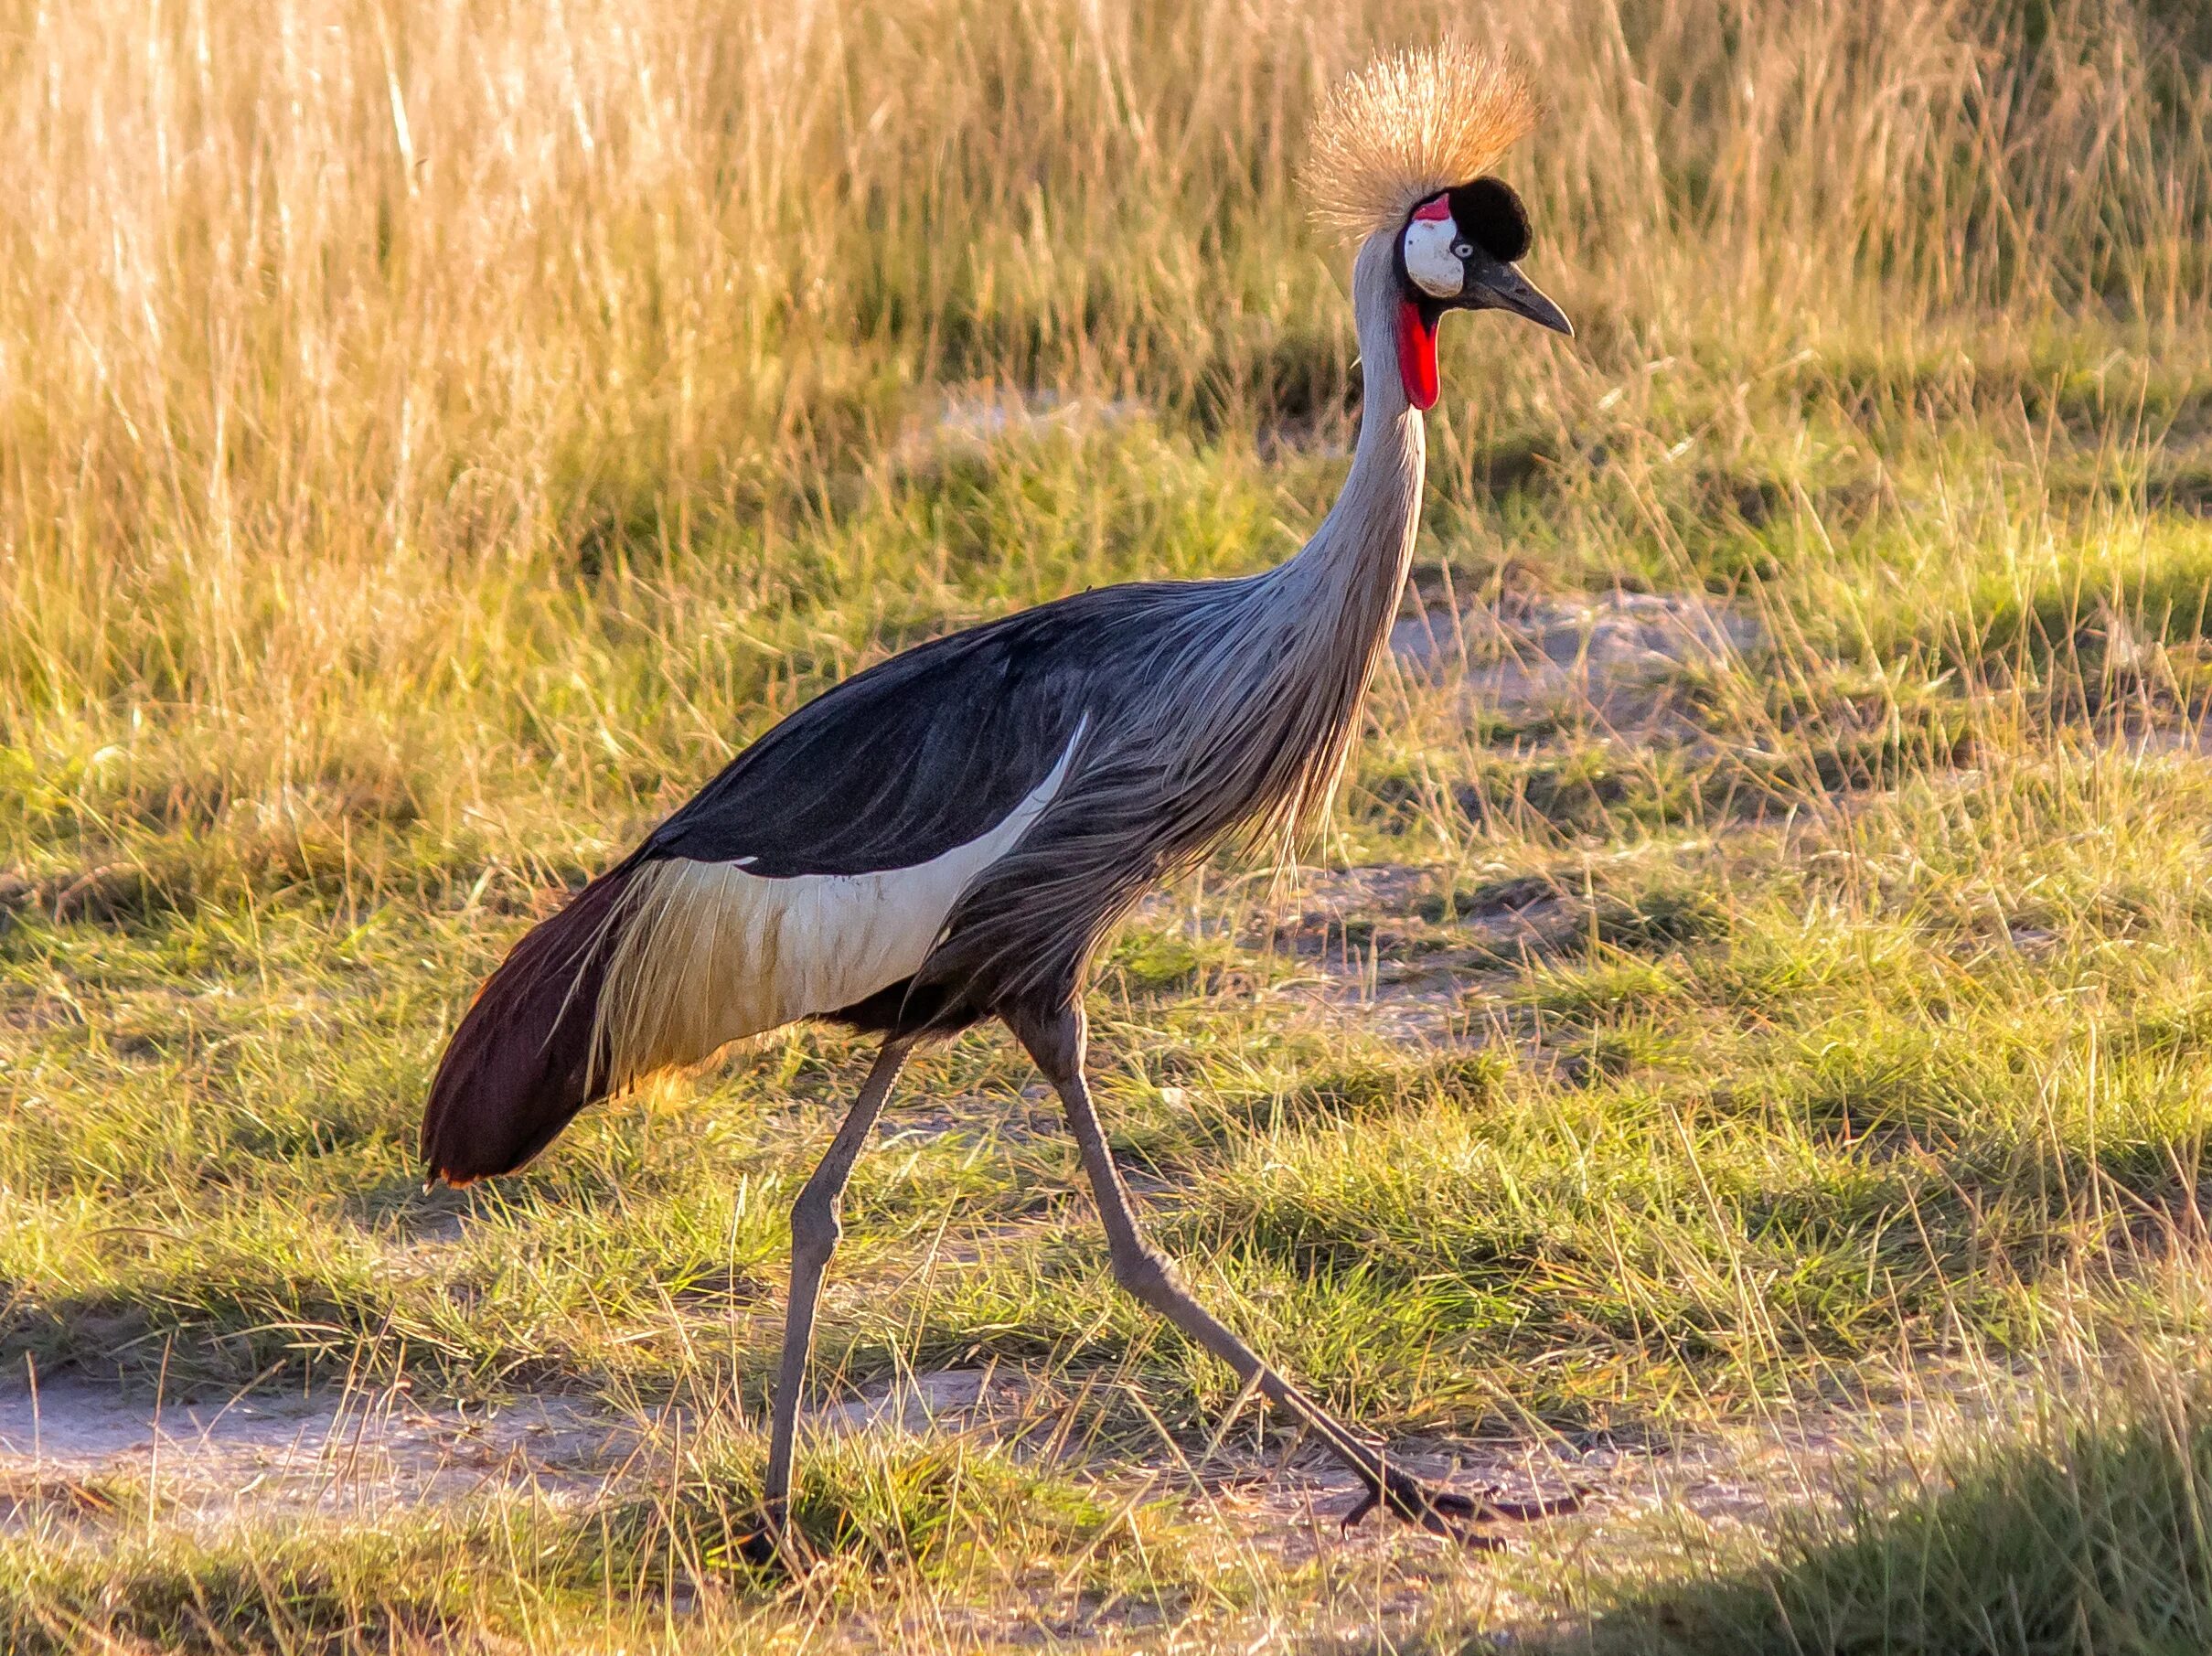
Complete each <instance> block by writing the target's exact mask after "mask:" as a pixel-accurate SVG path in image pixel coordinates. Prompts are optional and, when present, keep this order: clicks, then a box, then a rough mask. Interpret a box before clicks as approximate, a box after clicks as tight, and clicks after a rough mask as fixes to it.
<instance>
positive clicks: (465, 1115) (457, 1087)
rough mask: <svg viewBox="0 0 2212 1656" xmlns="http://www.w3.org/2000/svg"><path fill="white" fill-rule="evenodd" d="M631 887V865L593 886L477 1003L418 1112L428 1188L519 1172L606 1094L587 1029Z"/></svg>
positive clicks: (518, 953)
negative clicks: (598, 1083)
mask: <svg viewBox="0 0 2212 1656" xmlns="http://www.w3.org/2000/svg"><path fill="white" fill-rule="evenodd" d="M629 880H630V870H629V868H628V867H627V866H626V865H625V867H622V868H617V869H615V870H614V871H612V872H610V873H606V874H602V875H601V876H600V877H599V878H598V879H596V880H594V881H592V883H591V884H589V885H587V886H585V887H584V888H583V890H582V891H581V892H578V893H577V894H576V897H575V899H574V900H573V901H572V902H571V903H570V904H569V905H568V907H566V908H564V909H562V910H561V913H558V914H555V915H554V916H553V917H552V918H551V919H550V920H548V921H545V922H543V923H542V924H539V925H538V926H535V927H533V928H532V929H531V931H530V932H529V935H526V936H525V937H524V938H523V939H522V941H521V942H520V943H518V944H517V945H516V946H515V947H514V951H513V952H512V953H511V954H509V955H508V957H507V958H506V960H504V961H502V962H501V963H500V966H499V969H498V970H497V971H496V972H494V973H493V974H492V975H491V976H490V977H489V978H486V979H485V983H484V987H483V988H481V989H479V990H477V991H476V1000H475V1001H474V1002H473V1003H472V1004H471V1005H470V1007H469V1009H468V1011H467V1013H466V1015H465V1016H464V1017H463V1018H462V1020H461V1027H460V1028H459V1029H457V1030H455V1031H454V1038H453V1040H452V1042H449V1043H448V1044H447V1046H446V1049H445V1057H444V1059H443V1061H442V1062H441V1063H439V1065H438V1074H437V1078H436V1079H435V1080H433V1082H432V1083H431V1084H430V1099H429V1102H428V1103H427V1104H426V1105H424V1106H423V1110H422V1159H423V1162H424V1163H425V1164H426V1166H427V1168H428V1170H429V1174H430V1177H431V1178H433V1179H443V1180H444V1181H446V1182H447V1183H449V1184H466V1183H468V1182H469V1181H471V1180H473V1179H484V1178H488V1177H489V1176H491V1175H492V1174H494V1173H506V1172H510V1171H512V1170H514V1169H516V1168H518V1167H520V1166H521V1165H522V1164H523V1163H524V1162H526V1161H528V1160H529V1159H530V1158H531V1157H533V1156H535V1155H536V1154H537V1153H538V1152H539V1151H540V1150H541V1149H545V1147H546V1146H547V1145H549V1144H550V1143H551V1142H552V1141H553V1138H554V1136H555V1135H556V1134H558V1133H559V1132H560V1131H561V1128H562V1127H566V1126H568V1124H569V1122H570V1120H571V1119H572V1118H573V1117H574V1116H575V1114H576V1112H577V1111H579V1110H581V1109H582V1108H583V1106H585V1105H587V1104H590V1103H591V1102H592V1101H593V1098H595V1097H597V1096H598V1095H600V1093H602V1092H604V1090H605V1089H604V1087H598V1088H594V1087H593V1084H592V1077H591V1069H592V1062H591V1060H592V1021H593V1015H594V1014H595V1013H596V1012H597V1010H598V1007H599V995H600V990H601V988H602V987H603V985H604V980H605V977H606V963H607V959H608V957H609V956H610V955H611V954H612V953H613V949H614V936H613V935H612V934H613V930H614V926H615V925H616V924H619V920H618V919H617V918H616V914H617V910H618V908H619V905H620V903H621V901H622V895H623V892H624V891H625V889H626V888H627V886H628V883H629Z"/></svg>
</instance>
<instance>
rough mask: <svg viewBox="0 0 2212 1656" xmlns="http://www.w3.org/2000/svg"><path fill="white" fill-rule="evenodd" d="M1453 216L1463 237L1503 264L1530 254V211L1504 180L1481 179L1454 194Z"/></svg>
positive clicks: (1462, 187) (1464, 185)
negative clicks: (1466, 237) (1528, 252)
mask: <svg viewBox="0 0 2212 1656" xmlns="http://www.w3.org/2000/svg"><path fill="white" fill-rule="evenodd" d="M1450 202H1451V216H1452V219H1453V221H1454V222H1455V223H1457V224H1458V225H1459V229H1460V230H1461V232H1462V233H1464V234H1465V235H1467V236H1468V237H1469V239H1470V240H1473V242H1474V244H1475V245H1476V246H1477V247H1479V248H1480V249H1481V250H1482V251H1484V252H1486V253H1488V254H1489V255H1490V256H1491V258H1493V259H1495V260H1497V261H1498V262H1499V263H1501V264H1511V263H1512V262H1513V261H1514V260H1516V259H1518V258H1520V257H1521V255H1522V254H1523V253H1525V252H1527V251H1528V243H1529V233H1528V209H1527V208H1524V207H1523V206H1522V205H1521V198H1520V197H1518V196H1516V195H1514V194H1513V191H1512V186H1511V185H1508V184H1507V183H1506V182H1505V181H1504V180H1503V179H1501V178H1478V179H1476V180H1475V181H1474V182H1473V183H1472V184H1462V185H1461V186H1460V187H1459V188H1458V189H1456V190H1454V191H1452V192H1451V196H1450Z"/></svg>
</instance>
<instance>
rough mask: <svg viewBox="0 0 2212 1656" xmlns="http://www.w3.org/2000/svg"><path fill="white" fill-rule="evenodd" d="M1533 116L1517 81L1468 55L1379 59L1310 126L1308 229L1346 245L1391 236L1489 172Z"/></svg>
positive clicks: (1449, 52) (1455, 49)
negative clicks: (1427, 204)
mask: <svg viewBox="0 0 2212 1656" xmlns="http://www.w3.org/2000/svg"><path fill="white" fill-rule="evenodd" d="M1536 115H1537V103H1536V96H1535V94H1534V93H1533V91H1530V90H1529V85H1528V80H1527V79H1526V78H1525V77H1524V76H1523V74H1522V73H1521V71H1520V70H1519V69H1516V68H1514V67H1513V66H1512V64H1510V63H1508V62H1506V61H1505V60H1504V59H1501V58H1498V57H1494V56H1492V55H1491V53H1488V52H1483V51H1479V50H1477V49H1476V48H1473V47H1470V46H1466V45H1463V44H1460V43H1459V42H1456V41H1448V42H1446V43H1444V44H1443V45H1440V46H1434V47H1428V48H1423V49H1421V50H1418V51H1404V52H1399V53H1397V54H1395V56H1392V57H1388V58H1383V59H1377V60H1376V61H1375V62H1373V63H1371V64H1369V65H1368V66H1367V68H1365V69H1362V70H1361V71H1360V72H1359V73H1358V74H1356V75H1352V76H1350V77H1348V78H1347V79H1346V80H1344V82H1343V83H1342V84H1341V86H1339V87H1338V88H1337V90H1336V91H1335V93H1334V94H1333V95H1331V97H1330V100H1329V101H1328V104H1327V105H1326V107H1324V108H1323V109H1322V111H1321V114H1320V120H1319V121H1318V122H1317V123H1315V126H1314V132H1313V140H1312V147H1311V151H1310V153H1309V158H1308V160H1307V163H1306V167H1305V173H1304V182H1305V186H1306V190H1307V193H1308V194H1309V197H1310V198H1312V203H1313V217H1314V220H1315V222H1317V223H1318V224H1320V226H1321V227H1322V228H1323V229H1324V230H1330V231H1333V232H1335V233H1337V234H1340V235H1342V236H1344V237H1346V238H1348V239H1350V238H1357V237H1362V236H1368V235H1372V234H1373V232H1375V231H1376V230H1386V229H1389V228H1391V227H1393V226H1395V225H1396V224H1397V223H1399V222H1400V221H1401V220H1402V219H1404V218H1405V215H1406V214H1407V213H1408V212H1410V211H1411V210H1412V209H1413V206H1414V204H1415V203H1416V202H1417V201H1419V200H1420V199H1421V198H1423V197H1426V196H1433V195H1435V194H1436V193H1437V191H1438V190H1443V189H1449V188H1451V187H1453V186H1454V185H1459V184H1465V183H1466V182H1467V181H1468V180H1469V179H1470V178H1473V177H1475V176H1477V175H1478V174H1480V173H1482V172H1484V171H1486V170H1487V169H1488V168H1490V167H1491V166H1493V165H1495V164H1496V162H1497V160H1498V158H1499V157H1500V156H1501V155H1504V154H1505V152H1506V151H1507V150H1508V149H1510V148H1512V145H1513V144H1515V143H1516V142H1518V141H1519V140H1520V139H1522V138H1523V137H1525V136H1526V135H1527V134H1528V133H1529V131H1530V129H1531V128H1533V126H1534V125H1535V124H1536Z"/></svg>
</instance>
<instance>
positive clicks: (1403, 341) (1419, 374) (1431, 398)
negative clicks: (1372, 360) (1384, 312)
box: [1398, 299, 1437, 409]
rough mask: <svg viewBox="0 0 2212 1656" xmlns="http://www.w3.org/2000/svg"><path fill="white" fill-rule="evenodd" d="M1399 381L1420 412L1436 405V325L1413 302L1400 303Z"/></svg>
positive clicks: (1410, 400)
mask: <svg viewBox="0 0 2212 1656" xmlns="http://www.w3.org/2000/svg"><path fill="white" fill-rule="evenodd" d="M1398 379H1399V381H1400V382H1401V383H1402V384H1403V385H1404V386H1405V401H1408V402H1410V403H1412V404H1413V405H1414V407H1416V408H1417V409H1431V408H1434V407H1436V405H1437V325H1436V324H1435V323H1434V322H1433V321H1430V320H1428V319H1427V318H1426V317H1424V316H1423V315H1421V307H1420V306H1419V305H1417V304H1415V303H1414V302H1413V301H1412V300H1410V299H1401V300H1399V301H1398Z"/></svg>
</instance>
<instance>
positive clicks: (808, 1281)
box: [762, 1036, 914, 1532]
mask: <svg viewBox="0 0 2212 1656" xmlns="http://www.w3.org/2000/svg"><path fill="white" fill-rule="evenodd" d="M913 1044H914V1042H913V1041H912V1040H911V1039H900V1038H898V1037H895V1036H894V1037H893V1038H892V1039H891V1040H888V1041H886V1042H883V1050H882V1052H878V1053H877V1054H876V1061H875V1065H874V1067H873V1068H871V1070H870V1071H869V1072H868V1079H867V1080H866V1081H864V1082H862V1083H861V1084H860V1096H859V1097H858V1098H855V1099H854V1100H853V1101H852V1110H851V1113H850V1114H849V1115H848V1116H846V1117H845V1124H844V1125H843V1126H842V1127H839V1128H838V1134H837V1137H836V1138H834V1139H832V1140H831V1141H830V1145H829V1150H828V1154H826V1155H825V1156H824V1157H823V1158H822V1162H821V1165H820V1166H819V1167H817V1168H816V1169H815V1170H814V1176H813V1177H812V1178H810V1179H808V1180H807V1188H806V1189H805V1190H803V1191H800V1192H799V1199H798V1201H797V1202H794V1203H793V1204H792V1208H791V1298H790V1304H789V1308H788V1309H787V1310H786V1311H785V1318H784V1357H783V1364H782V1367H781V1369H780V1370H779V1371H778V1373H777V1374H776V1380H775V1413H774V1416H773V1418H772V1422H771V1425H770V1427H769V1433H768V1477H767V1480H766V1483H765V1485H764V1489H763V1491H762V1503H763V1505H764V1507H765V1509H766V1512H767V1516H768V1528H769V1530H770V1531H771V1532H778V1531H781V1530H782V1528H783V1527H784V1520H785V1513H786V1512H787V1511H788V1508H789V1505H790V1501H791V1456H792V1449H793V1446H794V1444H795V1443H796V1440H797V1437H798V1419H799V1392H800V1389H801V1388H802V1387H803V1386H804V1385H805V1384H806V1379H807V1352H809V1351H810V1350H811V1349H812V1348H813V1345H814V1308H815V1302H816V1300H817V1299H818V1298H820V1295H821V1290H822V1273H823V1271H824V1270H826V1269H827V1268H828V1265H829V1255H831V1254H833V1253H835V1252H836V1251H837V1245H838V1238H839V1236H840V1235H841V1234H843V1233H844V1227H843V1226H842V1225H841V1224H840V1223H839V1221H838V1207H839V1199H840V1198H841V1197H842V1196H843V1195H844V1193H845V1181H847V1180H848V1179H850V1177H851V1176H852V1164H853V1162H854V1161H856V1160H857V1159H859V1158H860V1147H861V1146H862V1145H864V1144H866V1143H867V1142H868V1134H869V1130H870V1129H871V1127H874V1126H875V1124H876V1116H878V1115H879V1114H881V1113H882V1108H883V1100H884V1098H885V1097H886V1096H887V1095H889V1094H890V1092H891V1084H892V1082H894V1081H896V1080H897V1079H898V1077H899V1069H900V1066H901V1065H903V1063H905V1062H906V1054H907V1052H908V1051H909V1050H910V1049H911V1048H912V1047H913Z"/></svg>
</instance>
